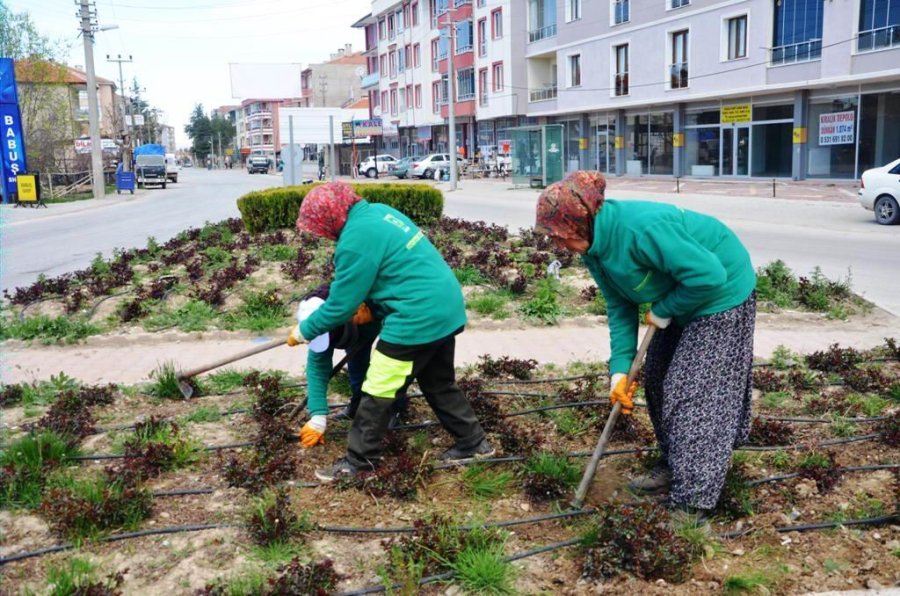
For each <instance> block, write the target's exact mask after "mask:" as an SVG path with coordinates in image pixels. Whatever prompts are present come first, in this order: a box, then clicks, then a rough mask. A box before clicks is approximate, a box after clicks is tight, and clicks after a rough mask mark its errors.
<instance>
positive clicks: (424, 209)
mask: <svg viewBox="0 0 900 596" xmlns="http://www.w3.org/2000/svg"><path fill="white" fill-rule="evenodd" d="M316 186H318V184H305V185H303V186H285V187H281V188H269V189H266V190H256V191H253V192H249V193H247V194H245V195H244V196H242V197H241V198H239V199H238V201H237V205H238V209H240V211H241V217H242V218H243V220H244V225H245V226H246V228H247V230H248V231H249V232H250V233H253V234H256V233H258V232H267V231H271V230H277V229H279V228H293V227H294V226H295V225H296V223H297V213H298V212H299V211H300V203H302V202H303V197H305V196H306V193H308V192H309V191H310V190H312V189H313V188H315V187H316ZM350 186H352V187H353V190H355V191H356V193H357V194H358V195H359V196H361V197H362V198H364V199H365V200H367V201H369V202H370V203H384V204H385V205H389V206H391V207H393V208H394V209H396V210H397V211H400V212H402V213H404V214H406V216H407V217H409V218H410V219H411V220H413V221H414V222H416V223H417V224H418V225H420V226H422V225H426V224H430V223H432V222H434V221H436V220H438V219H439V218H440V217H441V214H442V213H443V211H444V195H443V194H441V191H439V190H437V189H436V188H434V187H431V186H428V185H427V184H351V185H350Z"/></svg>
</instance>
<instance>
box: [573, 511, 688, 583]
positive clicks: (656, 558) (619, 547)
mask: <svg viewBox="0 0 900 596" xmlns="http://www.w3.org/2000/svg"><path fill="white" fill-rule="evenodd" d="M581 548H582V553H583V558H582V562H581V574H582V576H583V577H585V578H589V579H604V578H611V577H615V576H617V575H619V574H620V573H622V572H623V571H626V572H628V573H631V574H633V575H635V576H636V577H639V578H641V579H645V580H657V579H663V580H665V581H668V582H682V581H684V580H685V579H687V576H688V571H689V565H690V564H691V561H692V560H693V558H694V556H695V553H694V549H693V547H692V546H691V544H690V543H689V542H688V541H687V540H685V539H684V538H681V537H680V536H678V534H677V533H676V532H675V531H674V530H673V529H672V528H671V523H670V519H669V512H668V511H666V510H665V509H664V508H662V507H660V506H658V505H653V504H651V503H639V504H637V505H627V504H613V503H607V504H605V505H602V506H600V507H599V509H598V511H597V514H596V515H595V516H594V517H593V518H592V519H591V522H590V524H589V526H588V529H587V531H586V532H585V534H584V535H583V536H582V541H581Z"/></svg>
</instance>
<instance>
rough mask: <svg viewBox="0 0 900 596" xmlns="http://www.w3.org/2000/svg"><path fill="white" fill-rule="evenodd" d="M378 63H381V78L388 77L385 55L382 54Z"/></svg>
mask: <svg viewBox="0 0 900 596" xmlns="http://www.w3.org/2000/svg"><path fill="white" fill-rule="evenodd" d="M380 61H381V70H380V71H379V72H380V73H381V76H383V77H385V76H387V75H388V69H387V54H382V55H381V56H380Z"/></svg>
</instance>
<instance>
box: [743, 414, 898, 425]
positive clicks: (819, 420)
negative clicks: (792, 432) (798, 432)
mask: <svg viewBox="0 0 900 596" xmlns="http://www.w3.org/2000/svg"><path fill="white" fill-rule="evenodd" d="M758 418H761V419H763V420H774V421H776V422H797V423H801V424H831V423H832V422H836V421H837V422H852V423H854V424H864V423H867V422H881V421H882V420H887V419H888V418H890V416H871V417H869V418H844V417H839V418H836V419H835V420H831V419H829V418H800V417H793V416H765V415H760V416H758Z"/></svg>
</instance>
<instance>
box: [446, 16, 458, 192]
mask: <svg viewBox="0 0 900 596" xmlns="http://www.w3.org/2000/svg"><path fill="white" fill-rule="evenodd" d="M452 14H453V13H451V12H450V11H447V19H448V20H449V21H450V27H449V29H450V47H448V48H447V89H448V93H449V95H450V97H449V98H447V126H448V127H449V128H450V131H449V133H450V190H456V179H457V169H456V165H457V164H456V156H457V153H456V105H455V104H456V85H454V83H455V82H456V73H455V72H454V69H453V55H454V53H455V51H454V48H455V47H456V25H455V24H454V22H453V18H452V17H451V15H452Z"/></svg>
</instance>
